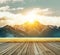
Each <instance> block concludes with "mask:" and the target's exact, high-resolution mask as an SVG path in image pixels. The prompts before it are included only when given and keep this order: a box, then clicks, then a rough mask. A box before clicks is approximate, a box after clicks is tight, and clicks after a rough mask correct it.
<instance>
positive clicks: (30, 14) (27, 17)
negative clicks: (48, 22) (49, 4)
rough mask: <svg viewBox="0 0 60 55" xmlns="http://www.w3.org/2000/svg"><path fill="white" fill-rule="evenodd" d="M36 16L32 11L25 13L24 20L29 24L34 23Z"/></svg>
mask: <svg viewBox="0 0 60 55" xmlns="http://www.w3.org/2000/svg"><path fill="white" fill-rule="evenodd" d="M36 17H37V14H36V13H35V12H33V11H30V12H27V13H26V15H25V20H26V21H28V22H30V23H34V21H36V20H37V19H36Z"/></svg>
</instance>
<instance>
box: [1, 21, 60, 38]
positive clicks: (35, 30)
mask: <svg viewBox="0 0 60 55" xmlns="http://www.w3.org/2000/svg"><path fill="white" fill-rule="evenodd" d="M59 36H60V27H57V26H52V25H43V24H41V23H40V22H38V21H35V22H34V23H29V22H26V23H24V24H22V25H14V26H9V25H6V26H4V27H2V28H0V37H59Z"/></svg>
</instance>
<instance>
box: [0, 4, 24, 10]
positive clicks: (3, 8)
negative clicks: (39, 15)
mask: <svg viewBox="0 0 60 55" xmlns="http://www.w3.org/2000/svg"><path fill="white" fill-rule="evenodd" d="M23 9H24V8H23V7H17V8H10V6H8V5H6V6H3V7H0V11H16V10H23Z"/></svg>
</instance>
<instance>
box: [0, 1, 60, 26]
mask: <svg viewBox="0 0 60 55" xmlns="http://www.w3.org/2000/svg"><path fill="white" fill-rule="evenodd" d="M27 9H28V10H32V13H31V14H32V15H31V14H29V15H28V14H27V15H28V16H27V15H26V16H27V17H26V16H23V15H22V13H21V12H20V11H23V12H24V11H25V10H27ZM18 12H19V13H18ZM16 13H17V14H16ZM36 13H39V14H40V16H37V15H36ZM41 14H43V15H44V16H41ZM36 16H37V19H39V20H40V22H41V23H43V24H46V25H56V26H60V0H0V18H1V17H7V19H4V18H3V19H1V20H0V26H5V25H6V24H8V23H9V24H10V23H11V24H12V23H13V21H16V22H18V23H19V22H20V23H21V21H22V22H24V21H25V20H26V19H27V18H31V17H32V18H33V17H34V18H36ZM11 18H12V19H11ZM16 18H18V19H16ZM32 18H31V19H32ZM2 20H3V22H2ZM7 21H8V22H7ZM6 22H7V23H6ZM16 22H14V23H16Z"/></svg>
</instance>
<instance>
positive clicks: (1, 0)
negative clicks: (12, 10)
mask: <svg viewBox="0 0 60 55" xmlns="http://www.w3.org/2000/svg"><path fill="white" fill-rule="evenodd" d="M10 1H11V2H23V1H24V0H0V3H1V4H3V3H7V2H10Z"/></svg>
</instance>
